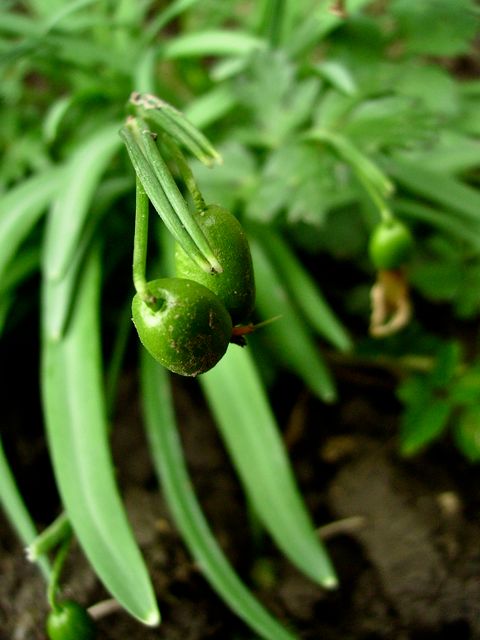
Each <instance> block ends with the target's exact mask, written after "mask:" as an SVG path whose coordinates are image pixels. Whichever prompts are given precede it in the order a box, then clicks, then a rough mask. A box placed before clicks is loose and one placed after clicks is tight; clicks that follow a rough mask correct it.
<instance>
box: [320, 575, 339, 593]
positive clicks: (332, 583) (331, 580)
mask: <svg viewBox="0 0 480 640" xmlns="http://www.w3.org/2000/svg"><path fill="white" fill-rule="evenodd" d="M322 585H323V586H324V587H325V589H328V590H329V591H333V589H337V588H338V579H337V577H336V576H335V575H333V574H332V575H330V576H327V577H326V578H324V579H323V580H322Z"/></svg>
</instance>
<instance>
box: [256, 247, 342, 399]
mask: <svg viewBox="0 0 480 640" xmlns="http://www.w3.org/2000/svg"><path fill="white" fill-rule="evenodd" d="M250 247H251V250H252V257H253V266H254V270H255V282H256V289H257V295H256V308H257V310H258V312H259V313H260V314H261V316H262V319H264V320H268V319H269V318H276V317H277V316H280V317H279V318H278V320H275V322H272V323H270V324H269V325H268V326H266V327H265V328H263V329H262V333H263V336H262V337H263V338H264V339H265V341H266V342H268V345H269V347H271V350H272V351H273V352H274V354H275V357H276V358H277V359H278V361H279V362H281V363H282V364H284V365H285V366H286V367H288V368H289V369H290V370H291V371H293V372H295V373H296V374H297V375H298V376H299V377H300V378H301V379H302V380H303V381H304V382H305V384H306V385H307V386H308V387H309V388H310V389H311V390H312V391H313V392H314V393H315V394H316V395H317V396H318V397H319V398H320V399H321V400H323V401H324V402H333V401H334V400H335V399H336V389H335V384H334V381H333V378H332V375H331V373H330V371H329V370H328V368H327V365H326V364H325V362H324V360H323V358H322V355H321V353H320V350H319V348H318V346H317V345H316V344H315V340H314V339H313V337H312V334H311V330H310V328H309V327H308V326H307V325H306V323H305V321H304V320H303V318H302V317H301V316H300V315H299V313H298V310H297V308H296V306H295V305H294V304H293V300H292V297H291V296H290V295H289V293H288V291H287V289H286V288H285V286H284V284H283V282H282V280H281V279H280V277H279V274H278V272H277V271H276V269H275V267H274V266H273V265H272V263H271V261H270V259H269V258H268V256H267V254H266V251H265V249H264V248H263V246H261V245H260V243H259V242H258V241H252V242H251V243H250Z"/></svg>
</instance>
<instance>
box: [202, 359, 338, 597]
mask: <svg viewBox="0 0 480 640" xmlns="http://www.w3.org/2000/svg"><path fill="white" fill-rule="evenodd" d="M200 383H201V385H202V388H203V390H204V392H205V395H206V397H207V400H208V403H209V405H210V408H211V410H212V412H213V414H214V416H215V418H216V421H217V425H218V427H219V429H220V432H221V435H222V437H223V439H224V442H225V445H226V447H227V449H228V451H229V453H230V456H231V458H232V461H233V462H234V464H235V466H236V468H237V471H238V473H239V476H240V478H241V480H242V483H243V486H244V488H245V491H246V493H247V494H248V496H249V498H250V500H251V502H252V504H253V505H254V507H255V509H256V511H257V513H258V515H259V517H260V518H261V520H262V522H263V524H264V526H265V528H266V529H267V530H268V531H269V533H270V535H271V536H272V538H273V539H274V540H275V542H276V543H277V545H278V547H279V548H280V549H281V550H282V551H283V553H284V554H285V555H286V556H287V557H288V558H289V559H290V560H291V561H292V562H293V563H294V564H295V565H296V566H297V567H298V568H299V569H300V570H301V571H303V573H304V574H305V575H307V576H309V577H310V578H311V579H312V580H313V581H315V582H317V583H319V584H321V585H322V586H324V587H325V588H334V587H335V586H336V584H337V578H336V576H335V572H334V569H333V567H332V565H331V562H330V559H329V557H328V554H327V552H326V551H325V549H324V547H323V545H322V544H321V542H320V541H319V539H318V537H317V535H316V533H315V530H314V527H313V524H312V522H311V519H310V515H309V514H308V512H307V510H306V508H305V505H304V502H303V500H302V498H301V496H300V494H299V491H298V488H297V486H296V482H295V479H294V476H293V473H292V469H291V467H290V464H289V461H288V458H287V455H286V453H285V449H284V447H283V443H282V441H281V439H280V437H279V434H278V427H277V425H276V423H275V419H274V417H273V414H272V412H271V409H270V406H269V403H268V400H267V398H266V395H265V392H264V389H263V385H262V382H261V380H260V378H259V375H258V373H257V370H256V368H255V366H254V363H253V361H252V359H251V356H250V354H249V352H248V351H246V350H242V349H240V348H238V347H230V349H229V350H228V352H227V354H226V355H225V356H224V357H223V359H222V360H221V361H220V362H219V363H218V364H217V365H216V367H214V368H213V369H212V370H210V371H209V372H208V373H206V374H204V375H202V376H201V377H200ZM247 398H248V402H247V401H246V399H247Z"/></svg>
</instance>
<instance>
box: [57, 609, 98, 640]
mask: <svg viewBox="0 0 480 640" xmlns="http://www.w3.org/2000/svg"><path fill="white" fill-rule="evenodd" d="M47 634H48V637H49V638H50V640H93V639H94V638H95V636H96V631H95V624H94V622H93V620H92V618H91V617H90V616H89V615H88V612H87V611H86V610H85V609H84V608H83V607H82V606H81V605H79V604H78V602H74V601H73V600H65V601H64V602H61V603H60V604H59V605H58V607H57V608H56V609H53V610H52V611H50V613H49V614H48V618H47Z"/></svg>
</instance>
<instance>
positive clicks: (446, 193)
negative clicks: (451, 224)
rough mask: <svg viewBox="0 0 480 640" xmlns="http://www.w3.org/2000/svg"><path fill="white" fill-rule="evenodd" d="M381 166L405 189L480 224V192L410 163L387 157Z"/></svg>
mask: <svg viewBox="0 0 480 640" xmlns="http://www.w3.org/2000/svg"><path fill="white" fill-rule="evenodd" d="M382 164H383V165H384V166H385V168H386V170H387V171H388V172H389V174H390V175H391V176H392V177H393V178H394V179H395V180H397V181H398V182H399V183H400V184H401V185H402V186H404V187H406V188H407V189H408V190H410V191H412V192H413V193H416V194H417V195H419V196H422V197H423V198H427V199H428V200H431V201H432V202H435V203H437V204H439V205H440V206H441V207H445V208H447V209H450V210H451V211H452V215H454V214H457V216H461V217H462V219H464V220H466V221H468V222H473V223H474V224H475V225H480V193H478V191H477V190H476V189H473V188H472V187H469V186H467V185H466V184H463V183H462V182H461V181H460V180H458V179H456V178H453V177H451V176H448V175H445V174H444V173H437V172H436V171H432V170H430V169H425V168H424V167H423V166H422V165H421V164H417V163H415V162H412V161H408V160H400V159H398V158H397V159H395V160H394V159H392V158H388V159H386V158H384V159H383V162H382Z"/></svg>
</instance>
